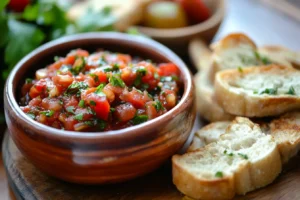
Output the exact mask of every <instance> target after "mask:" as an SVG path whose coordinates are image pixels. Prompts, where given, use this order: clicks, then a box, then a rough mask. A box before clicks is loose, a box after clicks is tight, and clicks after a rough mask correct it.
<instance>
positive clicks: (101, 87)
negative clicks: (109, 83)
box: [95, 83, 106, 97]
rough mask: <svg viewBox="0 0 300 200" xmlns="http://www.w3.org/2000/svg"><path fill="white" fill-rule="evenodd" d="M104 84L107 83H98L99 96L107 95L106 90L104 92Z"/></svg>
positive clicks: (97, 92) (97, 91)
mask: <svg viewBox="0 0 300 200" xmlns="http://www.w3.org/2000/svg"><path fill="white" fill-rule="evenodd" d="M104 86H105V84H103V83H102V84H100V85H98V87H97V88H96V91H95V93H96V94H97V95H98V96H101V97H106V95H105V94H104V92H102V90H103V88H104Z"/></svg>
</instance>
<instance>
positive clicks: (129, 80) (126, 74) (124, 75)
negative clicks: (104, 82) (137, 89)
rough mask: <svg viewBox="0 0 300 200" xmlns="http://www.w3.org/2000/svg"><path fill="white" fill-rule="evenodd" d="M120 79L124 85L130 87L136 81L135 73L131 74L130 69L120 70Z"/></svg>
mask: <svg viewBox="0 0 300 200" xmlns="http://www.w3.org/2000/svg"><path fill="white" fill-rule="evenodd" d="M121 79H122V80H123V81H124V82H125V84H126V85H132V84H133V83H134V81H135V79H136V73H133V72H132V69H131V68H128V67H127V68H125V69H122V72H121Z"/></svg>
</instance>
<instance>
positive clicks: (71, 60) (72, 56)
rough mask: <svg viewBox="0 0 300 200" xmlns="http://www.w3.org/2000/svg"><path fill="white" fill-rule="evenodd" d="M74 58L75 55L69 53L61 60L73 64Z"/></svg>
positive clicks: (66, 63)
mask: <svg viewBox="0 0 300 200" xmlns="http://www.w3.org/2000/svg"><path fill="white" fill-rule="evenodd" d="M75 59H76V56H75V55H73V54H71V55H68V56H67V57H66V58H65V59H64V60H63V63H64V64H65V65H73V64H74V62H75Z"/></svg>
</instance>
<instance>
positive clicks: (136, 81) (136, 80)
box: [133, 75, 142, 86]
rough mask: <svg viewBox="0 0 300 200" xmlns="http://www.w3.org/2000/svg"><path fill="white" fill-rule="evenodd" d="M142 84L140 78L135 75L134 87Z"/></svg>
mask: <svg viewBox="0 0 300 200" xmlns="http://www.w3.org/2000/svg"><path fill="white" fill-rule="evenodd" d="M141 82H142V77H141V76H140V75H137V77H136V79H135V80H134V83H133V84H134V86H139V85H140V84H141Z"/></svg>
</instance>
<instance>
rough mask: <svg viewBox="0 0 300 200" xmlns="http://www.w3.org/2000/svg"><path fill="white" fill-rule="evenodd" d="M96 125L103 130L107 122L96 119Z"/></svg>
mask: <svg viewBox="0 0 300 200" xmlns="http://www.w3.org/2000/svg"><path fill="white" fill-rule="evenodd" d="M97 125H98V127H99V128H100V130H104V129H105V128H106V126H107V123H106V122H105V121H104V120H101V119H98V120H97Z"/></svg>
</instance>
